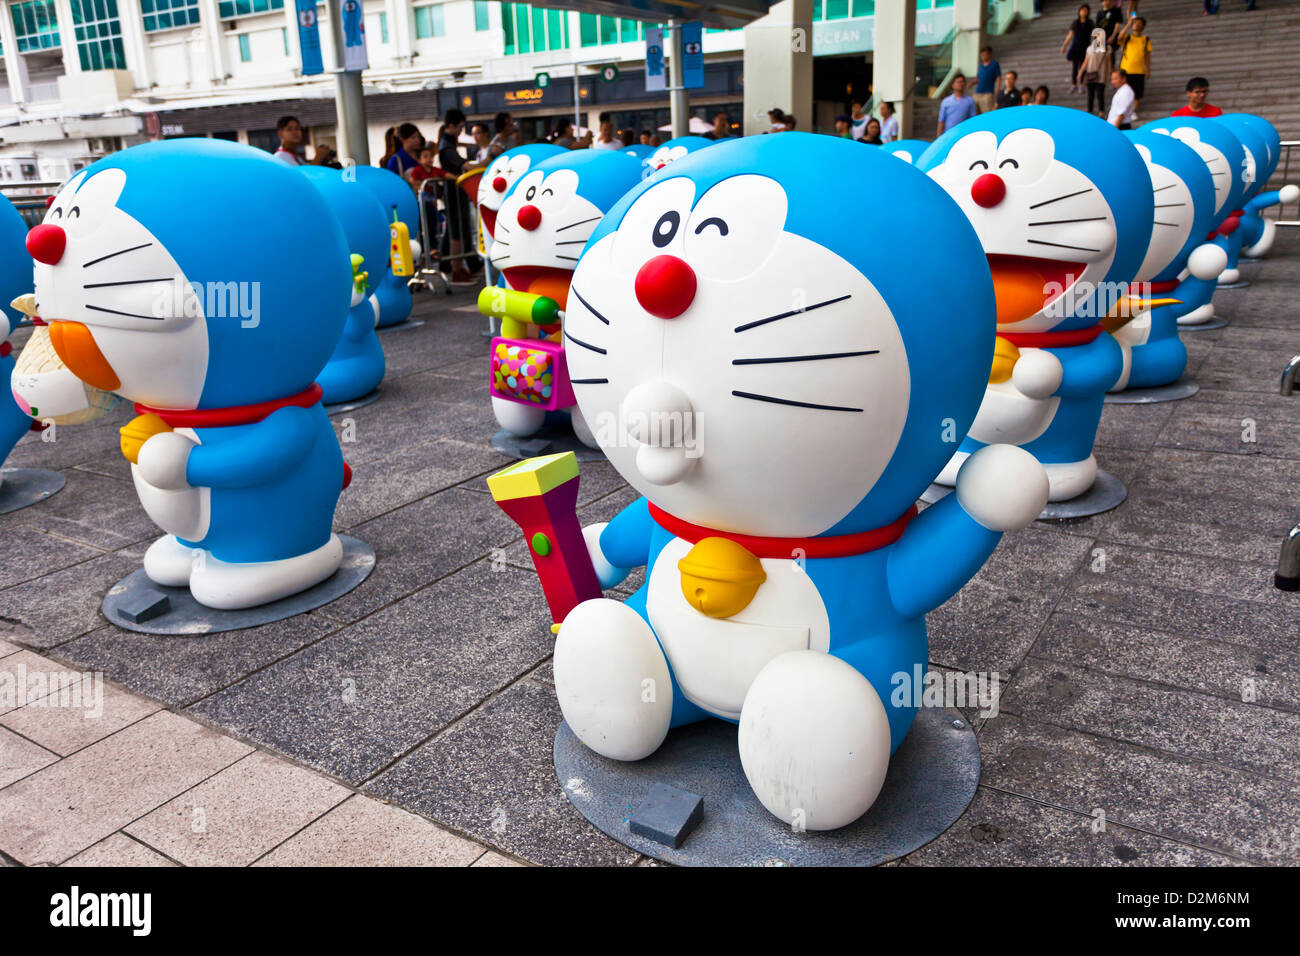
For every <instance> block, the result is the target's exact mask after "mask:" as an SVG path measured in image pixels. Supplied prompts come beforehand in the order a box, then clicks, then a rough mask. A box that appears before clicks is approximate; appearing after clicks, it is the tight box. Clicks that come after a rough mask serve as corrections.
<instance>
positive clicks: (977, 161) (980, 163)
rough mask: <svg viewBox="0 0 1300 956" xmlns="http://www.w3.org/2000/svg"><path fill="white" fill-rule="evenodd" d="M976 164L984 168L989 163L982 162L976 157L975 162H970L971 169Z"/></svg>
mask: <svg viewBox="0 0 1300 956" xmlns="http://www.w3.org/2000/svg"><path fill="white" fill-rule="evenodd" d="M976 166H983V167H984V168H985V169H988V168H989V164H988V163H986V162H984V160H982V159H977V160H975V162H973V163H971V164H970V168H971V169H974V168H975V167H976Z"/></svg>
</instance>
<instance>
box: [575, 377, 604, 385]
mask: <svg viewBox="0 0 1300 956" xmlns="http://www.w3.org/2000/svg"><path fill="white" fill-rule="evenodd" d="M569 384H570V385H608V384H609V379H607V378H571V379H569Z"/></svg>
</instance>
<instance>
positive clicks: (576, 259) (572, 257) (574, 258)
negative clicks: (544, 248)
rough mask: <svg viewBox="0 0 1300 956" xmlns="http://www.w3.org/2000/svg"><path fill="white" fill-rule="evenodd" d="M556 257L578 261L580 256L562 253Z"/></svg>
mask: <svg viewBox="0 0 1300 956" xmlns="http://www.w3.org/2000/svg"><path fill="white" fill-rule="evenodd" d="M555 258H557V259H568V260H569V261H570V262H577V261H578V257H577V256H561V255H556V257H555Z"/></svg>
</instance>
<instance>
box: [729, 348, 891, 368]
mask: <svg viewBox="0 0 1300 956" xmlns="http://www.w3.org/2000/svg"><path fill="white" fill-rule="evenodd" d="M879 354H880V349H867V350H866V351H864V352H826V353H824V354H822V355H782V356H779V357H775V358H739V359H732V360H731V364H732V365H782V364H784V363H786V362H815V361H817V360H819V359H837V358H853V357H855V356H858V355H879Z"/></svg>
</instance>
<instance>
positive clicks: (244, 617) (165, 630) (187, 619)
mask: <svg viewBox="0 0 1300 956" xmlns="http://www.w3.org/2000/svg"><path fill="white" fill-rule="evenodd" d="M339 539H340V540H341V541H342V542H343V563H342V564H341V565H339V569H338V570H337V571H335V572H334V574H333V575H332V576H330V577H328V578H326V579H325V580H324V581H322V582H321V583H320V584H318V585H316V586H315V587H314V588H308V589H307V590H306V591H302V592H300V593H298V594H294V595H292V596H290V597H287V598H284V599H282V600H279V601H273V602H272V603H270V604H263V605H261V606H260V607H250V608H247V609H245V610H243V611H218V610H215V609H213V608H210V607H204V606H203V605H202V604H200V603H199V602H198V601H196V600H194V597H193V595H191V594H190V591H189V588H166V587H162V586H160V585H157V584H154V583H153V582H152V581H150V580H149V578H148V577H147V576H146V575H145V573H144V569H143V568H141V569H140V570H138V571H133V572H132V573H131V574H128V575H127V576H126V577H124V578H123V579H122V580H121V581H118V582H117V584H115V585H113V586H112V587H111V588H109V589H108V596H107V597H105V598H104V604H103V612H104V616H105V617H106V618H108V619H109V620H110V621H112V622H113V623H114V624H116V625H117V626H118V627H120V628H122V629H123V630H126V631H138V632H139V633H141V634H171V635H194V634H217V633H219V632H221V631H238V630H243V629H244V628H249V627H259V626H260V625H262V624H270V623H271V622H272V621H282V620H284V619H285V618H287V617H293V616H294V615H297V614H303V613H305V612H307V611H313V610H315V609H316V608H318V607H322V606H324V605H326V604H329V603H330V602H331V601H333V600H336V599H337V598H341V597H342V596H343V595H345V594H347V593H348V592H349V591H351V590H352V589H353V588H355V587H356V586H357V585H359V584H360V583H361V582H362V581H364V580H365V579H366V578H367V577H369V576H370V572H371V571H373V570H374V567H375V552H374V551H372V550H371V548H370V545H368V544H366V543H365V542H364V541H359V540H357V539H356V538H350V537H348V536H347V535H339ZM146 590H148V591H158V592H161V593H163V594H165V595H167V598H168V600H169V601H170V603H171V609H170V610H168V611H167V612H166V613H165V614H162V615H160V616H159V617H155V618H152V619H151V620H148V621H143V622H141V623H139V624H137V623H135V622H134V621H131V620H128V619H127V618H126V617H125V616H124V615H123V614H122V612H121V608H122V605H124V604H126V603H128V602H129V601H130V600H131V599H132V598H133V597H134V596H136V595H138V594H140V593H142V592H144V591H146Z"/></svg>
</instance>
